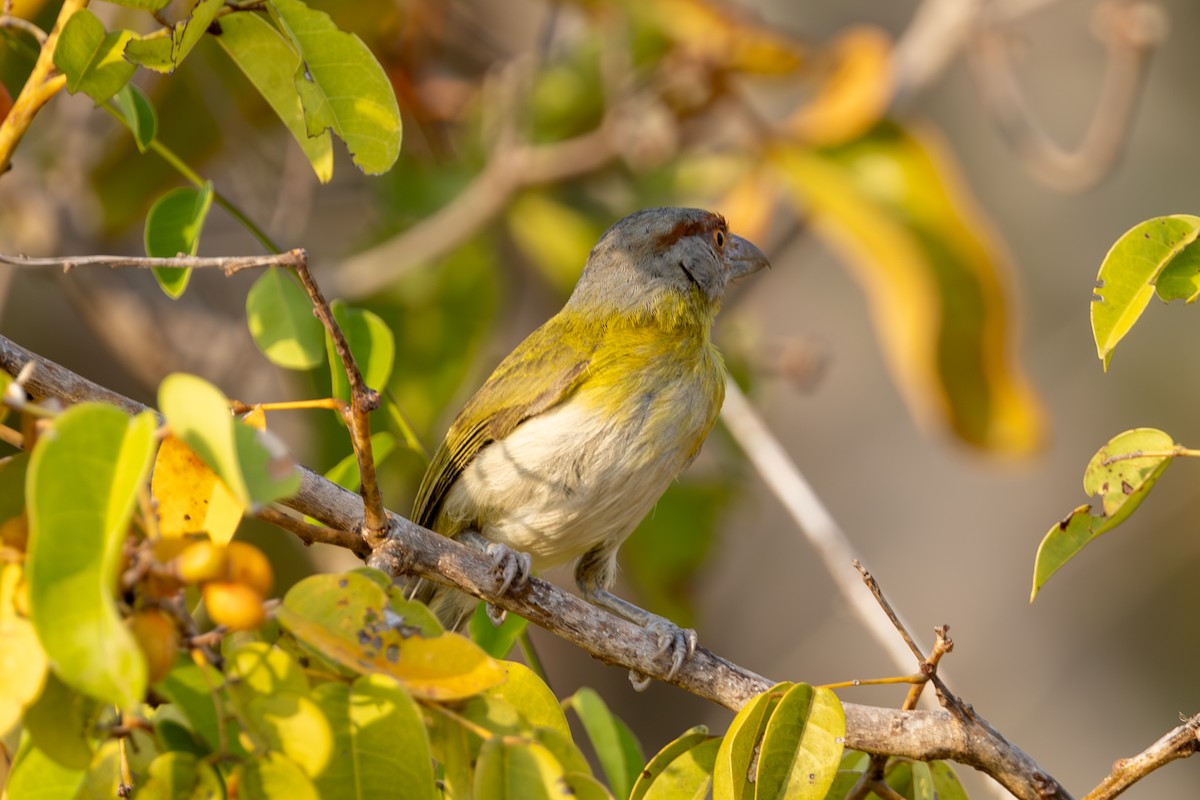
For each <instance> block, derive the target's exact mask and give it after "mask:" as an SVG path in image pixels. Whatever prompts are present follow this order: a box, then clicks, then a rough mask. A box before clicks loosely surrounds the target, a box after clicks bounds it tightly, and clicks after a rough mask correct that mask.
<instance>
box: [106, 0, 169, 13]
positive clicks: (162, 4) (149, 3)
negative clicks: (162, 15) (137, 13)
mask: <svg viewBox="0 0 1200 800" xmlns="http://www.w3.org/2000/svg"><path fill="white" fill-rule="evenodd" d="M109 2H110V3H113V4H114V5H118V6H125V7H126V8H140V9H142V10H143V11H161V10H162V9H164V8H166V7H167V6H169V5H171V0H109Z"/></svg>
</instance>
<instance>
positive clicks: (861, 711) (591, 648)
mask: <svg viewBox="0 0 1200 800" xmlns="http://www.w3.org/2000/svg"><path fill="white" fill-rule="evenodd" d="M31 362H32V363H33V364H34V368H33V369H32V370H29V372H28V378H27V379H26V380H25V381H24V383H23V385H24V387H25V389H26V391H28V392H30V393H31V394H32V395H34V397H35V398H39V399H40V398H46V397H58V398H62V399H64V400H68V401H70V402H83V401H88V400H98V401H102V402H108V403H112V404H114V405H116V406H118V407H119V408H122V409H124V410H126V411H128V412H130V413H137V412H140V411H142V410H145V408H146V407H145V406H143V405H142V404H141V403H138V402H136V401H134V400H131V399H129V398H127V397H124V396H122V395H120V394H118V393H116V392H113V391H111V390H109V389H106V388H104V387H102V386H100V385H98V384H96V383H93V382H92V381H89V380H87V379H86V378H83V377H81V376H79V375H76V374H75V373H73V372H71V371H70V370H67V369H65V368H64V367H62V366H60V365H58V364H55V363H54V362H52V361H49V360H47V359H44V358H42V357H40V356H38V355H36V354H34V353H31V352H29V351H28V350H26V349H25V348H23V347H21V346H20V345H18V344H16V343H15V342H13V341H11V340H9V339H7V338H5V337H3V336H0V369H3V370H4V371H6V372H8V373H9V374H12V375H16V374H17V373H18V372H19V371H20V370H21V368H22V367H23V366H25V365H26V364H29V363H31ZM298 471H299V472H300V476H301V483H300V489H299V490H298V491H297V493H296V495H295V496H293V497H291V498H289V499H288V500H286V501H285V502H284V505H286V506H288V507H290V508H292V509H293V510H295V511H298V512H300V513H302V514H307V515H309V516H311V517H313V518H315V519H317V520H319V521H320V522H322V523H324V524H325V525H328V526H329V528H330V529H331V533H330V534H329V535H328V537H324V540H325V541H336V539H337V534H336V533H334V532H336V531H341V532H355V531H358V530H359V529H360V528H361V526H362V521H363V503H362V498H361V497H359V496H358V495H356V494H354V493H353V492H350V491H348V490H346V489H343V488H342V487H340V486H337V485H336V484H333V483H331V482H329V481H327V480H326V479H325V478H323V477H321V476H320V475H318V474H316V473H315V472H312V471H311V470H308V469H306V468H303V467H300V468H298ZM271 516H272V515H271V514H269V513H268V514H267V517H268V518H270V517H271ZM272 521H274V520H272ZM389 521H390V523H391V530H390V532H389V535H388V537H387V539H385V540H384V541H383V542H382V543H380V544H379V545H378V546H376V547H375V548H373V549H372V551H371V553H370V555H369V556H368V563H370V564H372V565H373V566H377V567H380V568H382V569H384V570H385V571H386V572H388V573H390V574H393V575H398V574H412V575H418V576H420V577H422V578H427V579H429V580H433V581H437V582H438V583H442V584H445V585H449V586H453V587H455V588H457V589H460V590H462V591H466V592H469V593H471V594H473V595H476V596H478V597H481V598H483V599H485V600H487V601H489V602H492V603H494V604H495V605H497V606H499V607H501V608H503V609H505V610H507V611H511V612H513V613H516V614H520V615H521V616H523V617H525V618H526V619H528V620H530V621H531V622H533V623H535V624H537V625H540V626H542V627H543V628H545V629H546V630H548V631H550V632H551V633H553V634H555V635H556V636H559V637H560V638H562V639H565V640H567V641H569V642H571V643H573V644H575V645H577V646H578V647H580V648H582V649H583V650H585V651H587V652H588V653H590V654H591V655H592V656H593V657H594V658H596V659H598V660H599V661H602V662H604V663H606V664H612V665H614V666H619V667H622V668H624V669H632V670H635V671H637V672H639V673H641V674H643V675H648V676H651V677H655V678H658V679H659V680H666V676H667V673H668V671H669V669H670V663H669V658H668V657H667V656H666V655H665V654H660V653H659V652H658V640H657V637H656V636H655V635H653V634H651V633H650V632H648V631H646V630H645V629H643V628H641V627H639V626H637V625H635V624H633V623H631V622H629V621H627V620H625V619H622V618H620V617H617V616H615V615H613V614H610V613H608V612H606V611H604V610H602V609H599V608H596V607H595V606H592V605H591V604H589V603H587V602H585V601H584V600H582V599H580V598H578V597H576V596H575V595H572V594H569V593H567V592H566V591H564V590H562V589H560V588H558V587H557V586H555V585H553V584H551V583H548V582H546V581H543V580H540V579H537V578H532V579H530V580H529V582H528V584H527V585H526V586H524V587H523V588H521V589H520V590H517V591H511V592H509V593H508V594H506V595H504V596H498V595H496V593H495V592H496V589H497V585H498V580H497V576H496V574H495V572H494V568H493V565H492V562H491V560H490V559H489V558H488V557H487V556H486V555H484V554H483V553H480V552H478V551H476V550H474V549H472V548H469V547H466V546H465V545H462V544H460V543H458V542H456V541H454V540H453V539H450V538H447V537H445V536H441V535H439V534H437V533H434V532H433V531H430V530H427V529H425V528H422V527H420V526H419V525H416V524H414V523H413V522H411V521H409V520H407V519H405V518H403V517H401V516H399V515H396V514H392V513H390V512H389ZM292 522H293V520H288V521H287V523H288V524H285V525H283V526H282V527H284V528H285V529H287V530H290V531H293V532H295V533H297V534H298V535H300V536H301V538H305V539H306V540H310V539H314V538H316V534H315V531H312V530H306V531H304V532H299V531H297V529H296V526H295V525H293V524H291V523H292ZM360 541H361V540H360ZM355 551H356V552H359V553H360V554H361V552H362V551H361V550H358V549H356V550H355ZM668 682H669V683H671V684H673V685H675V686H678V687H679V688H681V689H684V690H685V691H688V692H690V693H692V694H695V695H697V696H699V697H703V698H705V699H707V700H710V701H712V702H714V703H717V704H719V705H722V706H725V707H726V708H730V709H738V708H740V707H741V706H742V705H744V704H745V703H746V702H747V701H748V700H750V699H751V698H752V697H754V696H755V695H757V694H759V693H761V692H763V691H766V690H767V689H769V688H770V687H771V686H772V685H774V683H775V681H772V680H770V679H768V678H765V677H763V676H762V675H758V674H756V673H754V672H751V671H750V670H747V669H744V668H743V667H740V666H738V665H737V664H734V663H733V662H731V661H728V660H727V659H724V658H721V657H720V656H718V655H716V654H715V653H713V652H711V651H710V650H707V649H706V648H704V647H700V648H697V650H696V653H695V655H694V656H693V657H692V658H690V659H688V661H686V662H685V663H684V666H683V668H682V669H681V670H679V672H678V674H676V675H675V677H674V678H672V679H670V680H669V681H668ZM939 693H940V692H939ZM949 706H950V709H949V710H935V711H923V710H918V711H903V710H899V709H894V708H878V707H874V706H863V705H858V704H856V703H844V704H843V708H844V710H845V714H846V746H847V747H851V748H853V749H856V750H862V751H864V752H868V753H873V754H880V755H893V756H903V757H907V758H914V759H919V760H930V759H950V760H953V761H957V762H959V763H961V764H965V765H968V766H971V767H974V768H976V769H979V770H980V771H982V772H985V773H986V774H988V775H990V776H992V777H993V778H995V779H996V780H997V781H998V782H999V783H1000V784H1001V785H1003V786H1004V787H1005V788H1006V789H1008V791H1009V792H1011V793H1012V794H1013V796H1014V797H1017V798H1020V800H1071V795H1070V794H1068V793H1067V791H1066V790H1065V789H1064V788H1063V787H1062V786H1060V785H1059V784H1058V783H1057V782H1056V781H1055V780H1054V779H1053V778H1052V777H1051V776H1050V775H1049V774H1048V773H1046V772H1045V771H1044V770H1042V769H1041V768H1040V767H1039V766H1038V765H1037V764H1036V763H1035V762H1034V761H1033V760H1032V759H1031V758H1029V756H1027V755H1026V754H1025V753H1024V752H1022V751H1021V750H1020V748H1018V747H1016V746H1015V745H1013V744H1011V743H1010V742H1008V741H1007V740H1005V738H1004V737H1003V736H1001V735H1000V734H999V733H998V732H997V731H996V730H995V729H993V728H992V727H991V726H990V725H988V724H987V722H986V721H985V720H983V719H982V718H981V717H979V716H978V715H977V714H975V712H974V711H973V710H972V709H971V708H970V707H969V706H966V705H965V704H962V703H960V702H958V701H957V700H955V701H954V702H952V703H950V704H949Z"/></svg>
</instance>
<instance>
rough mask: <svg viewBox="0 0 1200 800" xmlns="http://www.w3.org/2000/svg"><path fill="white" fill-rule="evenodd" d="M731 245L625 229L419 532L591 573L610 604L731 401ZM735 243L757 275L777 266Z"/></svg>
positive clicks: (423, 511) (480, 414) (458, 453)
mask: <svg viewBox="0 0 1200 800" xmlns="http://www.w3.org/2000/svg"><path fill="white" fill-rule="evenodd" d="M622 226H624V227H622ZM718 231H719V232H720V237H719V238H720V241H721V242H722V243H724V241H725V237H726V236H727V234H726V233H725V229H724V221H723V220H721V219H720V217H718V216H716V215H712V214H709V213H708V212H702V211H695V210H687V209H655V210H652V211H650V212H641V214H640V215H634V216H633V217H629V218H626V220H623V221H622V222H621V223H618V224H617V225H616V226H614V227H613V228H612V229H610V231H609V233H607V234H606V235H605V237H604V238H602V239H601V241H600V243H599V244H598V245H597V247H596V249H595V250H594V251H593V253H592V256H591V257H590V258H589V260H588V266H587V268H586V269H585V271H584V275H583V277H581V279H580V283H579V286H577V288H576V291H575V293H574V294H573V295H572V298H571V300H570V301H569V302H568V304H567V306H566V307H565V308H564V309H563V310H562V311H560V312H559V313H558V314H557V315H555V316H554V317H553V318H551V319H550V320H549V321H548V322H546V323H545V324H544V325H542V327H540V328H538V329H537V330H536V331H534V332H533V333H532V334H530V336H529V337H528V338H527V339H525V341H524V342H522V343H521V344H520V345H518V347H517V348H516V349H515V350H513V352H512V353H510V354H509V355H508V356H507V357H506V358H505V359H504V360H503V361H502V362H501V363H500V365H499V366H498V367H497V368H496V370H495V371H494V372H493V374H492V375H491V377H490V378H489V379H488V380H487V382H486V383H485V384H484V385H483V387H482V388H481V389H480V390H479V391H478V392H477V393H476V394H475V396H474V397H472V398H471V400H470V401H468V403H467V404H466V406H465V407H464V408H463V410H462V412H461V413H460V414H459V416H458V418H457V419H456V420H455V421H454V423H453V424H452V425H451V427H450V430H449V432H448V433H447V435H446V439H445V441H444V442H443V443H442V445H441V447H439V449H438V450H437V452H436V453H435V455H434V457H433V461H432V463H431V464H430V467H429V470H428V472H427V473H426V476H425V479H424V481H423V482H422V484H421V488H420V490H419V492H418V495H417V500H416V505H415V510H414V517H413V518H414V520H415V521H416V522H418V523H419V524H421V525H424V526H426V527H430V528H432V529H433V530H436V531H438V532H440V533H443V534H446V535H448V536H456V535H459V534H461V533H463V532H465V531H473V532H475V533H478V534H479V535H481V536H482V537H483V539H485V540H487V541H488V542H494V543H499V544H503V545H507V546H508V547H510V548H512V549H514V550H517V551H520V552H524V553H528V554H529V556H531V557H532V564H533V567H534V568H535V569H539V570H541V569H546V568H549V567H552V566H555V565H557V564H561V563H565V562H568V561H572V560H577V569H576V579H577V581H578V582H579V583H580V586H581V587H582V588H583V589H584V592H585V594H587V595H589V599H593V600H594V601H596V602H601V603H603V604H605V605H609V604H608V603H607V602H605V601H604V599H603V598H604V597H611V595H608V594H607V592H606V591H605V590H606V589H607V587H608V585H609V584H610V583H611V580H612V575H613V571H614V569H615V562H614V559H615V554H616V550H617V547H618V546H619V545H620V543H621V542H622V541H623V540H624V539H625V538H626V537H627V536H628V535H629V533H630V532H631V531H632V530H633V528H634V527H636V526H637V524H638V523H639V522H640V521H641V519H642V518H643V517H644V516H645V515H646V514H647V513H648V512H649V511H650V509H651V508H652V507H653V505H654V503H655V502H657V500H658V498H659V497H660V496H661V495H662V493H663V491H665V490H666V488H667V486H668V485H669V484H670V482H671V481H672V480H674V478H675V477H676V475H678V474H679V472H680V471H681V470H682V469H683V468H684V467H685V466H686V465H687V464H688V463H689V462H690V461H691V460H692V459H693V458H694V457H695V455H696V454H697V452H699V449H700V446H701V444H702V443H703V441H704V439H705V437H706V436H707V435H708V432H709V431H710V430H711V429H712V426H713V424H714V423H715V421H716V418H717V415H718V413H719V412H720V408H721V402H722V400H723V399H724V381H725V369H724V365H723V364H722V361H721V357H720V355H719V353H718V352H717V350H716V348H715V347H714V346H713V345H712V343H711V340H710V331H711V328H712V324H713V320H714V318H715V316H716V313H717V310H718V308H719V305H720V298H721V294H722V292H723V289H724V285H725V282H726V281H727V280H728V279H729V278H730V277H732V276H736V275H737V274H739V271H738V269H736V267H738V266H741V265H740V264H735V265H734V267H730V265H729V264H727V263H724V262H723V260H722V258H721V256H722V248H720V247H717V246H716V245H715V243H714V242H715V240H716V238H717V232H718ZM730 238H731V239H732V240H736V245H737V246H738V247H741V248H742V251H745V252H746V253H748V255H742V256H741V257H742V259H743V261H745V262H747V263H750V264H751V265H752V266H753V268H754V269H757V268H758V267H760V266H762V265H764V264H765V263H766V262H765V259H764V258H763V257H762V255H761V253H759V252H758V251H757V249H755V248H754V247H753V245H750V244H749V243H748V242H745V241H744V240H740V239H737V238H736V237H730ZM747 248H748V249H747ZM742 251H738V252H739V253H741V252H742ZM746 271H751V270H746ZM420 595H421V596H423V599H426V600H428V601H430V604H431V605H432V606H433V607H434V610H435V611H437V612H438V614H439V616H440V617H442V619H443V621H444V622H446V623H447V624H449V625H456V624H458V623H459V622H461V620H462V618H463V616H464V615H465V612H466V611H468V610H469V609H470V607H471V606H472V605H473V603H474V602H475V601H474V600H473V599H471V598H468V597H466V596H464V595H461V594H458V593H456V592H451V591H450V590H447V589H441V588H437V589H434V588H433V587H432V586H429V587H425V588H424V589H423V590H422V591H421V592H420ZM614 599H615V598H614ZM619 602H620V603H621V605H622V607H621V608H620V609H616V610H618V611H619V613H622V614H624V615H626V616H630V615H629V614H627V613H626V611H627V609H625V608H624V606H625V605H627V604H624V602H623V601H619ZM610 607H612V606H611V605H610ZM629 608H634V607H629ZM635 610H636V611H640V609H635ZM641 613H642V614H644V613H645V612H641ZM635 616H636V615H635ZM655 619H657V618H655ZM638 621H641V622H644V621H645V620H643V619H641V618H639V620H638ZM664 622H665V621H664Z"/></svg>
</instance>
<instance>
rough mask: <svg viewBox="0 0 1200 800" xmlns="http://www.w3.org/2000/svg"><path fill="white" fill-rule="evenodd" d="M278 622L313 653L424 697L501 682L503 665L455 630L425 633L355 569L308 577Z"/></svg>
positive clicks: (452, 695) (453, 695)
mask: <svg viewBox="0 0 1200 800" xmlns="http://www.w3.org/2000/svg"><path fill="white" fill-rule="evenodd" d="M276 618H277V619H278V620H279V623H280V624H281V625H282V626H283V627H284V629H285V630H287V631H288V632H289V633H290V634H292V636H294V637H296V639H297V640H298V641H299V642H300V643H301V644H302V645H304V646H305V647H306V648H307V649H309V650H311V651H312V652H313V653H314V654H315V655H317V656H319V657H321V658H323V659H325V660H328V661H330V662H332V663H334V664H336V665H338V666H340V667H343V668H346V669H349V670H351V671H352V672H357V673H359V674H363V675H367V674H372V673H380V674H384V675H390V676H391V677H393V678H395V679H396V680H398V681H400V683H401V684H403V685H404V687H405V688H406V689H408V691H410V692H411V693H412V694H413V695H414V696H416V697H419V698H423V699H426V700H459V699H462V698H465V697H470V696H472V695H475V694H478V693H479V692H482V691H483V690H485V689H488V688H491V687H492V686H495V685H497V684H499V683H500V682H502V681H503V680H504V670H503V669H501V667H500V665H499V664H498V663H497V662H496V661H495V660H494V659H493V658H491V657H490V656H489V655H487V653H485V652H483V650H481V649H480V648H479V647H478V646H477V645H476V644H475V643H474V642H472V641H470V640H469V639H467V638H466V637H464V636H459V635H458V634H453V633H445V634H442V635H440V636H432V637H431V636H426V635H425V634H424V633H423V632H422V630H421V629H420V628H419V627H417V626H414V625H410V624H407V623H406V621H405V619H404V618H403V617H402V616H401V615H400V614H397V613H396V612H395V611H394V610H393V609H392V608H391V606H390V604H389V601H388V595H387V592H386V591H384V589H383V588H382V587H380V586H379V584H377V583H375V582H374V581H373V580H371V579H370V578H368V577H367V576H365V575H363V574H361V573H345V574H343V575H313V576H311V577H308V578H305V579H304V580H302V581H300V582H299V583H297V584H296V585H295V586H293V587H292V588H291V590H290V591H288V593H287V595H286V596H285V597H284V599H283V605H281V606H280V607H279V609H278V611H277V612H276Z"/></svg>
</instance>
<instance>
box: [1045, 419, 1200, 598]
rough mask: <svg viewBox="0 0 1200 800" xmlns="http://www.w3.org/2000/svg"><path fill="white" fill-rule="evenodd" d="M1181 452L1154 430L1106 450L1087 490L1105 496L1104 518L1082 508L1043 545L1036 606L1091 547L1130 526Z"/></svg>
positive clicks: (1094, 463)
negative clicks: (1056, 578)
mask: <svg viewBox="0 0 1200 800" xmlns="http://www.w3.org/2000/svg"><path fill="white" fill-rule="evenodd" d="M1181 454H1182V449H1181V448H1180V447H1179V446H1178V445H1176V444H1175V442H1174V440H1172V439H1171V437H1170V436H1169V435H1167V434H1166V433H1163V432H1162V431H1160V430H1155V429H1154V428H1134V429H1133V430H1128V431H1125V432H1124V433H1120V434H1117V435H1116V436H1114V437H1113V438H1112V439H1110V440H1109V442H1108V443H1107V444H1106V445H1104V447H1101V448H1100V450H1099V451H1098V452H1097V453H1096V455H1094V456H1092V460H1091V461H1090V462H1088V465H1087V469H1086V470H1085V471H1084V474H1083V489H1084V491H1085V492H1087V493H1088V494H1089V495H1091V496H1093V497H1099V498H1100V500H1101V514H1100V515H1099V516H1096V515H1093V514H1092V513H1091V510H1092V508H1091V506H1088V505H1083V506H1079V507H1078V508H1076V509H1075V510H1074V511H1072V512H1071V513H1070V514H1069V515H1068V516H1067V518H1066V519H1064V520H1063V521H1062V522H1059V523H1058V524H1056V525H1055V526H1054V527H1053V528H1051V529H1050V531H1049V532H1048V533H1047V534H1046V536H1045V538H1043V539H1042V543H1041V544H1040V545H1038V551H1037V557H1036V559H1035V561H1034V566H1033V592H1032V593H1031V594H1030V596H1029V600H1030V602H1033V599H1034V598H1035V597H1037V593H1038V590H1039V589H1041V587H1042V586H1043V585H1045V583H1046V581H1048V580H1050V576H1051V575H1053V574H1054V573H1055V572H1057V571H1058V570H1059V569H1060V568H1061V567H1062V566H1063V565H1064V564H1066V563H1067V562H1068V561H1070V560H1071V559H1072V558H1074V557H1075V555H1076V554H1078V553H1079V551H1080V550H1082V549H1083V548H1084V546H1085V545H1087V544H1088V543H1089V542H1091V541H1092V540H1093V539H1095V538H1096V537H1097V536H1099V535H1100V534H1102V533H1107V532H1108V531H1111V530H1112V529H1113V528H1115V527H1117V526H1118V525H1120V524H1121V523H1122V522H1124V521H1125V519H1126V518H1127V517H1128V516H1129V515H1130V514H1132V513H1133V512H1134V510H1135V509H1136V508H1137V507H1138V506H1139V505H1141V503H1142V501H1143V500H1145V499H1146V495H1147V494H1148V493H1149V492H1150V490H1151V489H1152V488H1154V484H1155V483H1157V482H1158V479H1159V477H1161V476H1162V474H1163V472H1164V471H1166V469H1167V467H1168V466H1170V464H1171V461H1172V460H1174V458H1175V457H1176V456H1177V455H1181Z"/></svg>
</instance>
